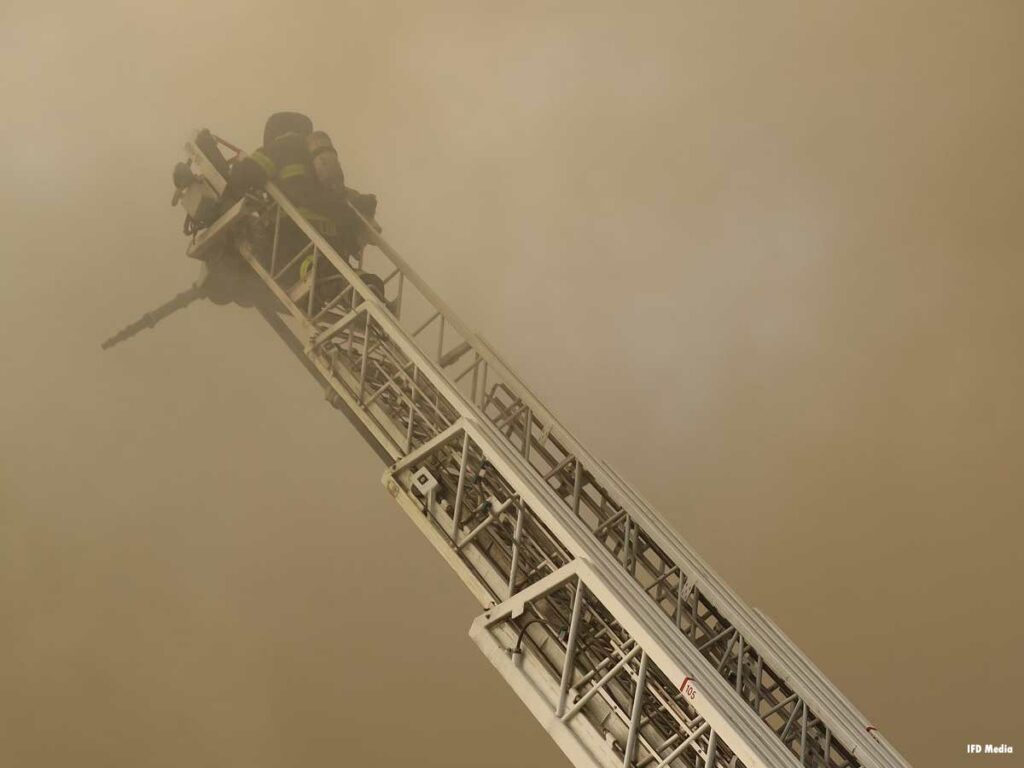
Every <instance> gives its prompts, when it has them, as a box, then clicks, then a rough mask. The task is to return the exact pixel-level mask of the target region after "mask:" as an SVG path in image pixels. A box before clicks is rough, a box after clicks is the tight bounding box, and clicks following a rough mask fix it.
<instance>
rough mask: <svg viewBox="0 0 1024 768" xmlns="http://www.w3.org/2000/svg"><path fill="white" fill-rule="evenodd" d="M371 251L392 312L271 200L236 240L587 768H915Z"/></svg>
mask: <svg viewBox="0 0 1024 768" xmlns="http://www.w3.org/2000/svg"><path fill="white" fill-rule="evenodd" d="M189 152H190V154H191V156H192V159H193V162H194V164H195V165H196V167H197V170H198V171H199V173H200V174H201V175H203V176H204V177H205V178H206V179H207V181H208V182H209V183H210V185H211V186H212V187H213V188H214V189H215V190H217V191H218V192H220V191H221V190H222V189H223V179H221V178H220V177H219V176H218V175H217V172H216V170H215V169H214V168H213V167H212V165H211V164H210V163H209V162H208V161H207V160H206V159H205V158H204V157H203V156H202V154H201V152H200V151H199V150H198V149H197V148H196V147H195V146H193V145H189ZM285 219H290V220H291V221H292V222H293V223H294V225H296V226H297V227H298V228H299V229H300V230H301V231H302V233H303V234H304V235H305V237H306V238H307V239H308V243H307V245H306V248H305V249H304V250H303V251H301V252H300V253H299V254H298V255H296V254H282V253H279V252H278V251H279V250H280V249H279V239H280V238H279V232H280V227H281V222H282V221H284V220H285ZM367 236H368V238H369V241H370V242H371V243H372V245H373V246H374V247H372V248H367V249H366V252H365V253H364V254H361V255H360V256H359V257H358V260H357V262H358V263H357V266H358V267H359V268H360V269H362V270H365V271H368V272H373V273H376V274H378V275H380V276H381V277H382V278H383V280H384V285H385V290H386V292H387V295H386V297H385V300H384V301H382V300H381V299H380V298H379V297H378V296H377V295H375V294H374V292H373V291H371V290H370V289H369V288H368V287H367V285H366V283H364V282H363V280H362V279H361V277H360V274H359V272H357V269H356V268H354V267H353V266H352V265H350V264H349V263H348V261H347V260H346V259H345V258H343V257H342V256H341V255H339V254H338V253H336V252H335V251H334V250H333V249H332V248H331V246H330V244H329V243H328V242H327V241H326V240H325V239H324V238H323V237H322V236H321V235H320V234H319V233H318V232H317V231H316V230H315V229H314V228H313V227H311V226H310V225H309V223H308V222H306V221H305V220H304V219H303V218H302V217H301V215H300V214H299V213H298V211H297V210H296V209H295V208H294V206H292V205H291V203H290V202H289V201H288V200H287V198H286V197H285V196H284V195H283V194H282V193H281V192H280V191H279V190H278V189H276V188H275V187H274V186H273V185H268V187H267V198H266V200H265V201H263V203H262V204H259V205H254V214H253V216H250V217H246V218H245V219H244V220H240V221H238V222H235V223H234V224H233V225H232V229H231V232H230V237H231V238H232V243H233V247H235V248H236V249H237V251H238V253H239V254H240V257H241V258H242V259H244V260H245V262H246V263H247V264H248V265H249V266H250V267H251V268H252V270H253V272H254V273H255V274H256V275H257V276H258V277H259V278H260V280H262V281H263V282H264V283H265V284H266V286H267V288H269V290H270V291H271V292H272V293H273V295H274V296H276V297H277V299H278V300H279V301H280V303H281V306H282V307H283V308H284V309H285V310H286V314H285V315H284V320H283V323H282V326H283V327H284V328H287V329H288V331H289V332H290V333H292V334H293V335H294V337H295V339H296V341H297V343H298V344H299V345H301V348H302V351H303V354H304V355H305V356H306V358H307V360H308V362H309V363H310V364H311V366H312V367H313V369H315V371H316V373H317V375H318V377H319V378H320V380H321V381H322V382H325V383H326V386H328V387H329V388H330V390H331V391H332V392H333V397H334V398H336V401H337V402H338V403H339V404H342V405H344V407H345V408H346V409H347V411H348V412H349V414H350V415H351V416H352V417H353V418H354V419H355V420H357V421H358V423H359V424H361V426H362V430H361V434H363V435H364V437H366V439H367V440H369V441H370V442H371V443H373V444H374V445H375V447H376V449H377V450H378V451H379V452H380V453H381V455H386V456H387V457H389V459H388V460H390V462H391V465H390V466H389V467H388V470H387V471H386V472H385V474H384V478H383V482H384V483H385V486H386V487H387V488H388V490H389V492H390V493H391V494H392V495H393V496H394V497H395V499H396V500H397V501H398V503H399V504H400V506H401V507H402V509H403V510H404V511H405V512H406V513H407V514H408V515H409V517H410V518H411V519H412V520H413V522H414V523H415V524H416V525H417V526H418V527H419V528H420V530H421V531H422V532H423V533H424V535H425V536H426V537H427V539H428V540H429V541H431V543H432V544H433V545H434V546H435V548H437V550H438V552H439V553H441V554H442V556H444V557H445V559H446V560H447V561H448V563H449V564H450V565H451V566H452V568H453V569H454V570H455V571H456V573H457V574H458V575H459V576H460V578H461V579H462V580H463V582H464V583H465V584H466V585H467V587H468V588H469V589H470V590H471V591H472V593H473V594H474V595H475V596H476V597H477V599H478V600H479V602H480V603H481V605H482V606H483V607H484V608H485V609H487V610H486V611H485V613H484V615H483V616H481V617H480V619H478V621H477V622H476V623H475V624H474V626H473V629H472V631H471V634H472V636H473V638H474V640H475V641H476V642H477V644H478V645H479V646H480V648H481V650H483V652H484V653H485V654H486V655H487V657H488V658H489V659H490V660H491V662H492V663H493V664H494V666H495V667H496V668H497V669H498V671H499V672H500V673H501V674H502V675H503V676H504V678H505V679H506V680H507V681H508V682H509V684H510V685H511V686H512V687H513V689H514V690H516V692H517V694H518V695H519V696H520V698H521V699H522V700H523V701H524V703H525V704H526V705H527V706H528V707H529V708H530V710H531V712H533V714H534V715H535V716H536V717H537V718H538V720H539V721H540V722H541V723H542V725H544V727H545V728H546V729H547V730H548V732H549V733H551V735H552V737H553V738H554V739H555V741H556V743H558V744H559V746H560V747H561V748H562V750H563V751H564V752H565V753H566V755H567V756H568V757H569V759H570V760H571V761H572V762H573V763H574V764H575V765H588V766H615V765H622V766H645V767H646V766H660V765H670V766H705V765H707V766H718V767H719V768H724V767H725V766H747V768H753V767H754V766H780V767H782V766H799V765H803V766H808V768H817V767H819V766H820V767H822V768H846V767H847V766H849V767H850V768H855V767H857V766H864V767H865V768H896V767H897V766H906V765H907V763H906V762H905V761H904V760H903V758H902V757H901V756H900V755H899V754H898V753H897V752H896V751H895V750H894V749H893V748H892V747H891V746H890V745H889V744H888V742H886V741H885V740H884V739H882V738H881V737H880V736H879V735H878V734H877V732H875V731H874V729H872V728H871V727H870V725H869V723H868V722H867V720H866V719H865V718H864V717H863V716H862V715H861V714H860V713H859V712H857V710H856V709H855V708H854V707H853V706H852V705H851V704H850V703H849V702H848V701H847V700H846V699H845V698H844V697H843V696H842V695H841V694H840V693H839V691H837V690H836V689H835V687H834V686H833V685H832V684H831V683H829V681H828V680H827V679H826V678H825V677H824V676H823V675H822V674H821V673H820V672H819V671H818V670H817V669H816V668H815V667H814V666H813V665H812V664H811V663H810V662H809V661H808V660H807V659H806V658H805V657H804V656H803V654H802V653H801V652H800V651H799V649H797V648H796V647H795V645H793V643H792V642H790V641H789V640H788V639H787V638H786V637H785V636H784V635H782V633H781V632H779V631H778V630H777V629H776V628H775V627H774V626H773V625H772V624H771V623H770V622H768V621H767V620H766V619H765V618H764V617H763V616H762V615H761V614H760V613H759V612H757V611H754V610H752V609H751V608H749V607H748V606H746V605H745V604H744V603H743V602H742V601H741V600H740V599H739V598H738V596H736V595H735V593H733V592H732V590H731V589H729V587H728V586H727V585H726V584H725V583H724V582H723V581H722V580H721V579H720V578H719V577H718V576H717V575H716V574H715V573H714V572H713V571H712V570H711V569H710V568H709V567H708V566H707V564H706V563H704V562H703V560H701V559H700V558H699V556H697V555H696V553H694V552H693V551H692V549H691V548H690V547H689V546H688V545H687V544H686V543H685V542H684V541H683V540H682V539H681V538H680V537H679V536H678V534H676V533H675V532H674V531H672V529H671V528H670V527H669V526H668V525H667V524H666V523H665V522H664V520H663V519H662V518H661V517H660V516H659V515H658V514H657V513H656V512H655V511H654V509H653V508H652V507H651V505H649V504H648V503H647V502H646V501H645V500H644V499H643V498H642V497H641V496H640V495H639V494H638V493H636V492H635V491H634V490H633V489H632V488H631V487H630V486H629V485H628V484H627V483H626V482H625V481H623V480H622V479H621V478H619V477H618V476H617V475H616V474H615V473H614V472H613V471H612V470H611V469H610V468H609V467H607V466H606V465H605V464H604V463H603V462H601V461H599V460H598V459H596V458H595V457H594V456H592V455H591V454H590V453H589V452H588V451H587V450H586V449H585V448H584V447H583V446H582V445H581V444H579V442H578V441H577V440H576V439H575V438H574V437H573V435H572V434H571V433H570V432H569V431H568V430H567V429H566V428H565V427H564V426H563V425H562V424H560V423H559V422H558V421H557V420H556V419H555V418H554V416H553V415H552V414H551V413H550V411H548V409H547V408H546V407H545V406H544V405H543V404H542V403H541V402H540V401H539V400H538V399H537V398H536V397H535V396H534V395H533V394H532V393H531V392H530V390H529V389H528V388H527V387H526V385H525V384H524V383H523V382H522V381H521V380H520V379H519V378H518V377H517V376H516V375H515V374H514V373H513V372H512V370H511V369H510V368H509V367H508V366H507V365H506V364H505V363H504V362H503V361H502V360H501V359H500V358H499V356H498V355H497V354H496V353H495V352H494V351H493V350H492V349H491V348H490V347H489V346H488V345H487V344H486V343H485V342H484V341H483V340H482V339H480V338H479V337H478V336H476V335H475V334H473V333H472V332H471V331H470V330H469V329H468V327H467V326H465V325H464V324H463V323H462V322H461V321H460V320H459V318H458V317H456V316H455V314H454V313H453V312H452V311H451V310H450V308H449V307H447V306H446V305H445V304H444V302H443V301H442V300H441V299H440V297H438V296H437V295H436V294H435V293H434V292H433V291H432V290H431V289H430V288H429V286H427V285H426V284H425V283H424V282H423V281H422V280H421V279H420V278H419V276H418V275H417V274H416V273H415V272H414V271H413V270H412V269H411V267H410V266H409V264H408V263H407V262H406V261H405V260H404V259H403V258H402V257H401V255H400V254H398V253H397V251H395V250H394V249H393V248H392V247H391V246H390V245H389V244H388V243H387V242H386V241H385V240H384V239H383V238H382V237H380V235H379V234H378V233H377V232H376V231H375V230H374V229H373V227H370V226H369V225H367ZM307 256H309V257H311V258H312V259H313V264H314V266H313V268H312V269H311V270H309V272H308V274H307V275H306V277H305V278H302V277H301V276H300V270H299V267H298V264H299V262H300V261H301V260H302V259H305V258H306V257H307ZM321 265H322V268H321ZM328 276H330V278H328ZM328 279H333V280H335V282H334V284H333V285H334V288H333V289H332V290H331V292H329V293H325V292H323V291H322V288H323V287H324V285H323V283H324V281H326V280H328ZM339 280H340V281H341V283H340V284H342V285H344V288H343V289H340V290H339V288H338V287H337V286H338V285H339V282H338V281H339ZM837 618H838V617H837ZM843 620H850V619H849V617H844V619H843Z"/></svg>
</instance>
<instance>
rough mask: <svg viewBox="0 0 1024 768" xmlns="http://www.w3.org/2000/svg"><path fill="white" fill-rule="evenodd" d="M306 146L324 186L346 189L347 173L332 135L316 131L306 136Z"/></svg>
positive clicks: (340, 189)
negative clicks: (344, 171)
mask: <svg viewBox="0 0 1024 768" xmlns="http://www.w3.org/2000/svg"><path fill="white" fill-rule="evenodd" d="M306 148H307V149H308V150H309V157H310V160H311V161H312V163H313V172H314V173H315V174H316V177H317V179H319V180H320V183H321V184H323V186H324V187H325V188H327V189H329V190H331V191H332V192H338V193H343V192H344V191H345V174H344V173H343V172H342V170H341V163H340V162H338V151H337V150H336V149H335V148H334V144H332V143H331V137H330V136H328V135H327V134H326V133H324V132H323V131H314V132H313V133H311V134H309V136H308V137H306Z"/></svg>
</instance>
